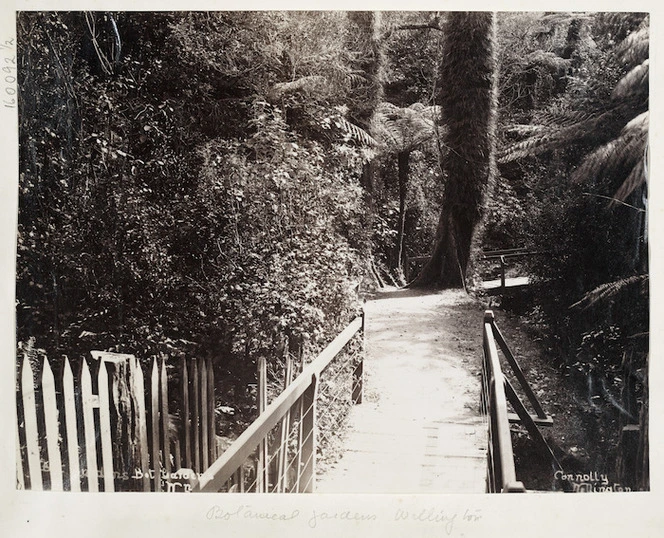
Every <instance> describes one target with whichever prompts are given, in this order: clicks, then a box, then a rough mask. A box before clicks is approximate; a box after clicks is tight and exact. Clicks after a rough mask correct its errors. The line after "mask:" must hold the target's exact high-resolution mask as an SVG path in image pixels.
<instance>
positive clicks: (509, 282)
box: [482, 276, 530, 293]
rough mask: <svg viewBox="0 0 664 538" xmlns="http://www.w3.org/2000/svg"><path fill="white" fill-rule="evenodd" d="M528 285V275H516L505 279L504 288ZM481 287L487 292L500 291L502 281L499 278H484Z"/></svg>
mask: <svg viewBox="0 0 664 538" xmlns="http://www.w3.org/2000/svg"><path fill="white" fill-rule="evenodd" d="M528 285H530V277H527V276H518V277H514V278H506V279H505V288H508V289H515V288H525V287H526V286H528ZM482 288H483V289H484V290H485V291H486V292H487V293H491V292H495V291H500V290H501V289H502V283H501V281H500V279H498V280H485V281H484V282H482Z"/></svg>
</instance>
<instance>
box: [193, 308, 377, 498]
mask: <svg viewBox="0 0 664 538" xmlns="http://www.w3.org/2000/svg"><path fill="white" fill-rule="evenodd" d="M356 335H357V336H359V337H360V344H361V345H360V350H359V352H356V353H342V351H343V350H344V349H345V348H347V347H351V346H350V345H349V343H351V341H353V340H354V338H355V337H356ZM363 350H364V313H362V315H361V316H358V317H356V318H355V319H354V320H353V321H352V322H351V323H350V324H349V325H348V326H347V327H346V328H345V329H344V330H343V331H342V332H341V333H340V334H339V335H338V336H337V337H336V338H335V339H334V340H333V341H332V342H331V343H330V344H329V345H328V346H327V347H326V348H325V349H324V350H323V351H322V352H321V353H320V354H319V355H318V356H317V357H316V358H315V359H314V360H313V361H312V362H311V363H309V364H307V365H306V366H304V368H303V370H302V372H301V373H300V374H299V375H298V376H297V377H296V378H295V379H294V380H293V381H292V382H291V383H290V384H289V385H288V386H287V387H286V388H285V390H284V391H283V392H282V393H281V394H279V396H277V397H276V398H275V399H274V400H273V401H272V402H271V403H270V404H269V405H268V406H267V407H266V409H265V410H264V411H263V412H262V413H261V414H260V415H259V417H258V418H257V419H256V420H255V421H254V422H253V423H252V424H251V425H250V426H249V427H248V428H247V429H246V430H245V431H244V432H243V433H242V434H241V435H240V436H239V437H238V438H237V440H236V441H235V442H234V443H233V444H232V445H231V446H230V447H229V448H228V449H227V450H226V451H225V452H224V453H223V454H222V455H221V456H220V457H219V458H218V459H217V460H216V461H215V462H214V463H212V465H211V466H210V467H209V468H208V469H207V470H206V471H205V472H204V473H203V474H202V475H201V476H200V477H198V479H197V481H195V482H194V483H193V485H192V490H193V491H215V492H219V491H227V492H241V493H249V492H255V493H311V492H313V491H314V490H315V483H316V467H317V465H316V458H317V452H318V449H319V448H320V445H321V444H324V443H326V441H329V439H326V438H325V437H324V434H323V433H322V432H323V431H327V432H330V431H332V432H333V431H335V429H337V428H338V426H339V423H340V421H341V416H340V415H342V414H343V411H344V409H343V408H345V410H346V411H347V410H348V408H349V407H350V406H352V405H353V404H359V403H362V392H363V385H362V380H363ZM340 408H342V411H341V412H339V409H340ZM321 425H322V426H323V427H321Z"/></svg>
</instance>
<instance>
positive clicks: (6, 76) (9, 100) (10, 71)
mask: <svg viewBox="0 0 664 538" xmlns="http://www.w3.org/2000/svg"><path fill="white" fill-rule="evenodd" d="M15 48H16V42H15V41H14V39H6V40H5V41H4V42H2V43H0V54H1V55H2V66H1V67H0V72H1V73H2V76H1V77H0V80H1V81H2V96H1V97H0V99H2V105H3V106H4V107H5V108H16V52H15Z"/></svg>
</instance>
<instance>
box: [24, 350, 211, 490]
mask: <svg viewBox="0 0 664 538" xmlns="http://www.w3.org/2000/svg"><path fill="white" fill-rule="evenodd" d="M28 355H29V353H27V352H22V353H19V357H18V361H17V366H18V368H17V373H18V379H17V394H16V396H17V411H18V421H17V428H16V447H17V453H16V460H17V487H18V488H20V489H32V490H42V489H50V490H54V491H188V490H190V487H189V486H190V484H191V482H192V481H193V480H194V478H195V477H196V476H198V474H199V473H202V472H203V471H204V470H205V469H206V468H207V467H208V465H209V464H210V463H211V462H213V461H214V460H215V458H216V457H217V450H216V435H215V420H214V413H215V411H214V406H215V398H214V374H213V370H212V366H211V363H210V361H209V360H208V361H204V360H200V359H181V360H180V361H178V364H176V365H170V366H168V367H169V368H179V387H178V392H179V394H178V398H179V406H180V409H179V410H178V416H179V420H177V421H176V422H177V424H176V423H174V422H175V421H174V419H173V416H172V415H171V414H169V398H168V384H169V382H168V376H167V359H166V358H165V357H161V358H153V359H152V362H151V366H150V370H149V379H148V380H147V382H146V381H145V379H144V374H143V370H142V368H141V365H140V363H139V361H138V359H137V358H136V357H135V356H133V355H125V354H115V353H105V352H98V351H93V352H91V355H92V363H91V364H92V371H91V366H90V365H89V364H88V361H87V360H81V361H80V367H77V368H76V371H74V370H73V369H72V363H71V362H70V361H69V359H67V358H66V357H65V358H64V359H63V362H62V364H61V365H58V366H59V368H58V371H59V372H60V373H59V374H58V375H54V367H53V364H52V363H51V361H49V359H48V358H47V357H45V356H40V357H36V355H35V354H34V353H32V354H31V355H32V359H30V358H29V357H28ZM33 366H36V367H37V368H36V370H37V372H35V369H33Z"/></svg>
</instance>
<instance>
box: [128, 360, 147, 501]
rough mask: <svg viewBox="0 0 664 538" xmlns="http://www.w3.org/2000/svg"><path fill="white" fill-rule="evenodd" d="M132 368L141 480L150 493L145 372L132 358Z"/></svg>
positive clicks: (132, 392) (144, 489) (144, 488)
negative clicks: (141, 472)
mask: <svg viewBox="0 0 664 538" xmlns="http://www.w3.org/2000/svg"><path fill="white" fill-rule="evenodd" d="M130 360H131V362H132V363H133V364H132V367H131V368H130V375H131V385H130V386H131V388H132V391H131V395H132V400H133V402H132V403H133V405H134V409H136V417H137V419H136V422H135V436H136V444H137V447H136V450H137V452H138V459H139V462H140V465H141V467H140V469H141V471H143V476H142V478H141V480H142V485H143V491H150V475H149V473H148V472H147V471H148V469H149V467H148V460H149V458H148V433H147V422H146V412H145V397H144V395H145V388H144V387H145V384H144V382H143V370H141V365H140V364H139V363H138V360H137V359H136V358H135V357H133V356H132V358H131V359H130Z"/></svg>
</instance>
